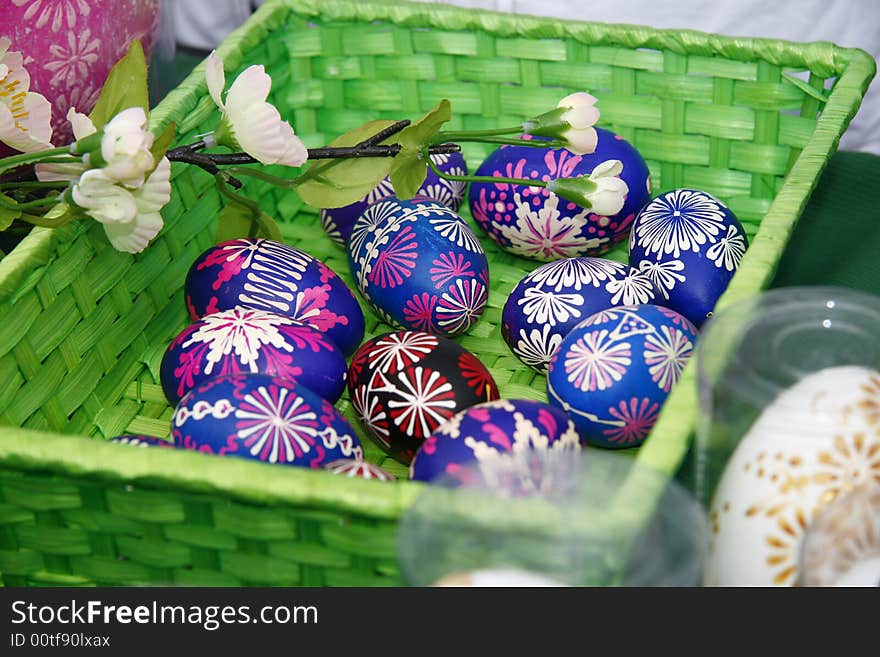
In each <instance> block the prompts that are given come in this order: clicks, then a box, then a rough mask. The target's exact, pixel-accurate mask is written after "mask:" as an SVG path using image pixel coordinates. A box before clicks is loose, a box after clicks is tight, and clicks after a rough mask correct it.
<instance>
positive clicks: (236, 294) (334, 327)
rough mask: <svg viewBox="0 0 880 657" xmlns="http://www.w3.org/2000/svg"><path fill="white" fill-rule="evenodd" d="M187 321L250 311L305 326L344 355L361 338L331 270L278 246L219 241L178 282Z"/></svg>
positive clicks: (349, 300)
mask: <svg viewBox="0 0 880 657" xmlns="http://www.w3.org/2000/svg"><path fill="white" fill-rule="evenodd" d="M184 295H185V298H186V305H187V307H188V308H189V312H190V316H191V317H192V318H193V319H199V318H201V317H204V316H205V315H210V314H212V313H216V312H220V311H221V310H229V309H231V308H236V307H238V308H252V309H254V310H266V311H269V312H273V313H277V314H279V315H285V316H286V317H290V318H292V319H295V320H298V321H301V322H303V323H305V324H308V325H309V326H311V327H312V328H315V329H317V330H318V331H321V332H322V333H324V334H325V335H326V336H327V337H328V338H330V339H331V340H333V342H335V343H336V345H337V346H338V347H339V348H340V349H341V350H342V353H343V354H345V355H349V354H351V353H352V352H353V351H354V350H355V349H357V348H358V345H360V343H361V340H363V338H364V313H363V311H362V310H361V307H360V305H359V304H358V302H357V299H356V298H355V296H354V293H353V292H352V291H351V290H350V289H349V287H348V286H347V285H346V284H345V281H343V280H342V279H341V278H340V277H339V276H338V275H337V274H336V272H334V271H333V270H332V269H330V268H329V267H328V266H327V265H325V264H324V263H323V262H321V261H320V260H318V259H317V258H315V257H313V256H312V255H310V254H308V253H306V252H305V251H302V250H300V249H296V248H294V247H292V246H289V245H287V244H284V243H283V242H276V241H274V240H264V239H257V238H242V239H236V240H229V241H226V242H221V243H220V244H217V245H215V246H212V247H211V248H209V249H208V250H206V251H205V252H204V253H202V254H201V255H200V256H199V257H198V258H196V261H195V262H194V263H193V264H192V265H191V266H190V269H189V272H188V273H187V275H186V282H185V283H184Z"/></svg>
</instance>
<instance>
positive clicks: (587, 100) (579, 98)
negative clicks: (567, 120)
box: [556, 91, 596, 108]
mask: <svg viewBox="0 0 880 657" xmlns="http://www.w3.org/2000/svg"><path fill="white" fill-rule="evenodd" d="M595 104H596V97H595V96H591V95H590V94H588V93H587V92H586V91H577V92H575V93H573V94H568V95H567V96H566V97H565V98H563V99H562V100H560V101H559V102H558V103H557V104H556V107H568V108H571V107H592V106H593V105H595Z"/></svg>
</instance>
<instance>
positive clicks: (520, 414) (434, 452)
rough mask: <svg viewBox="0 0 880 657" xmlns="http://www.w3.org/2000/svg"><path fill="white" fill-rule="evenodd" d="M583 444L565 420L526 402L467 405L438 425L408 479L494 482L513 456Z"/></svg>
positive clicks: (539, 404) (575, 448) (546, 406)
mask: <svg viewBox="0 0 880 657" xmlns="http://www.w3.org/2000/svg"><path fill="white" fill-rule="evenodd" d="M580 448H581V439H580V436H579V435H578V432H577V430H576V429H575V425H574V424H573V423H572V421H571V420H570V419H569V418H568V416H567V415H566V414H565V413H563V412H562V411H560V410H559V409H558V408H554V407H553V406H550V405H549V404H545V403H543V402H539V401H534V400H530V399H499V400H496V401H491V402H486V403H483V404H478V405H476V406H471V407H470V408H468V409H466V410H464V411H462V412H460V413H458V414H456V415H455V416H454V417H452V418H451V419H449V420H447V421H446V422H444V423H443V424H441V425H440V426H439V427H437V429H436V430H435V431H434V433H432V434H431V436H430V437H428V439H427V440H426V441H425V443H424V444H423V445H422V446H421V448H420V449H419V451H418V452H417V453H416V456H415V458H414V459H413V462H412V464H411V465H410V479H414V480H417V481H434V480H436V479H438V478H442V480H443V483H444V484H447V485H449V484H451V485H458V484H468V483H475V482H472V481H470V479H471V478H472V477H473V476H474V475H475V474H476V475H477V476H479V477H481V480H482V481H483V482H486V483H492V479H493V474H496V473H501V472H509V465H510V463H509V458H508V457H510V456H511V455H520V456H521V455H522V454H523V453H525V452H530V451H555V452H565V451H578V450H580Z"/></svg>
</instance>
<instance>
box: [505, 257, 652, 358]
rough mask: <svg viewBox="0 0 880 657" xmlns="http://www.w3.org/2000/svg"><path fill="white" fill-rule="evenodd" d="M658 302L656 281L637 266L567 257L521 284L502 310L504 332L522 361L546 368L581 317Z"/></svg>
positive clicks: (511, 347) (527, 276)
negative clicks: (619, 307)
mask: <svg viewBox="0 0 880 657" xmlns="http://www.w3.org/2000/svg"><path fill="white" fill-rule="evenodd" d="M656 302H657V293H656V290H655V289H654V284H653V283H652V282H651V280H650V279H649V278H648V276H647V275H646V274H644V273H642V272H640V271H638V270H637V269H633V268H632V267H630V266H628V265H625V264H623V263H620V262H615V261H614V260H608V259H606V258H589V257H580V258H563V259H561V260H556V261H554V262H548V263H547V264H545V265H541V266H540V267H538V268H537V269H535V270H534V271H532V272H531V273H529V274H528V275H526V276H525V277H523V279H522V280H521V281H520V282H519V283H518V284H517V286H516V287H515V288H514V289H513V291H512V292H511V293H510V296H508V297H507V301H506V302H505V303H504V310H503V311H502V312H501V335H502V336H503V337H504V341H505V342H507V345H508V346H509V347H510V349H511V351H513V353H514V354H516V356H517V357H518V358H519V359H520V360H521V361H522V362H523V363H525V364H526V365H528V366H529V367H531V368H533V369H535V370H537V371H538V372H541V373H543V372H546V371H547V364H548V363H549V362H550V358H551V357H552V356H553V352H554V351H555V350H556V348H557V347H558V346H559V343H560V342H562V338H564V337H565V336H566V334H567V333H568V332H569V331H570V330H571V329H572V328H573V327H574V326H575V325H576V324H578V322H581V321H582V320H584V319H586V318H587V317H589V316H590V315H592V314H593V313H596V312H598V311H600V310H604V309H605V308H611V307H612V306H622V305H623V306H628V305H636V304H641V303H656Z"/></svg>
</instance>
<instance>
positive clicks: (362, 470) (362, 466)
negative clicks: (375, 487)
mask: <svg viewBox="0 0 880 657" xmlns="http://www.w3.org/2000/svg"><path fill="white" fill-rule="evenodd" d="M324 469H325V470H329V471H330V472H332V473H333V474H337V475H342V476H343V477H360V478H362V479H378V480H379V481H394V480H395V479H397V477H395V476H394V475H393V474H391V473H390V472H388V471H386V470H383V469H382V468H380V467H379V466H378V465H373V464H372V463H370V462H369V461H359V460H357V459H339V460H338V461H333V462H332V463H328V464H327V465H325V466H324Z"/></svg>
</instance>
